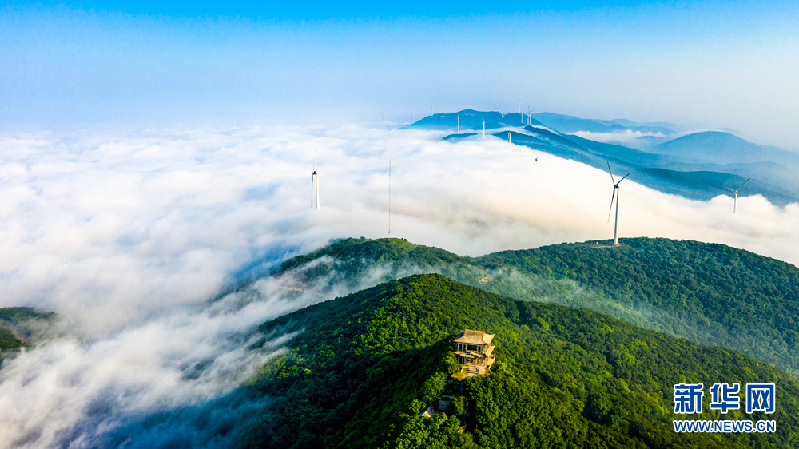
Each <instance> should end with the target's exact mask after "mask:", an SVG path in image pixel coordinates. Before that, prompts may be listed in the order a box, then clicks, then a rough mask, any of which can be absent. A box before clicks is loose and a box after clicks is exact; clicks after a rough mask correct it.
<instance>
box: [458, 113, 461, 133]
mask: <svg viewBox="0 0 799 449" xmlns="http://www.w3.org/2000/svg"><path fill="white" fill-rule="evenodd" d="M457 117H458V133H460V132H461V116H460V115H458V116H457Z"/></svg>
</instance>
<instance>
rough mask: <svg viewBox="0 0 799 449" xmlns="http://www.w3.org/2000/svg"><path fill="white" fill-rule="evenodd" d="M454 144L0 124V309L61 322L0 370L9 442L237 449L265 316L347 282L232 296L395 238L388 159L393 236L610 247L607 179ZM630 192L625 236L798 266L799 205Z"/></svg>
mask: <svg viewBox="0 0 799 449" xmlns="http://www.w3.org/2000/svg"><path fill="white" fill-rule="evenodd" d="M442 136H443V134H442V133H441V132H437V131H420V130H410V129H383V128H371V127H363V126H345V127H339V128H333V129H328V128H314V127H305V128H287V127H281V128H259V127H250V128H241V129H221V130H208V129H201V130H185V129H184V130H157V131H137V132H129V131H126V132H119V133H109V132H107V131H106V132H100V131H98V132H71V133H62V134H51V133H43V134H21V133H20V134H12V133H6V134H4V135H2V136H0V198H2V201H0V254H2V255H3V257H2V258H0V282H2V285H3V293H2V296H0V307H10V306H33V307H37V308H40V309H43V310H51V311H55V312H57V313H58V314H59V320H58V321H57V323H55V324H54V325H53V326H51V327H52V328H51V329H50V330H49V334H48V336H47V338H46V339H45V340H44V341H42V342H41V343H40V344H39V345H38V346H37V347H36V349H33V350H29V351H27V352H25V353H23V354H21V355H19V356H18V357H16V358H14V359H13V360H7V361H5V362H4V364H3V366H2V369H1V370H0V423H2V426H0V446H2V445H9V446H32V447H51V446H58V447H103V446H118V445H125V446H127V447H159V446H162V447H167V446H171V447H202V446H209V447H214V446H224V445H225V444H227V443H229V442H230V441H228V440H225V439H224V438H223V437H221V436H220V435H224V434H225V432H224V431H223V429H222V430H219V431H214V430H213V429H214V427H213V426H209V424H208V423H209V422H211V421H213V422H215V423H217V425H221V424H218V423H226V424H225V425H229V426H236V425H239V424H242V423H244V422H246V421H247V419H249V418H248V410H250V408H251V407H252V406H253V404H252V402H251V401H249V400H246V399H241V398H238V397H231V395H235V394H236V393H235V391H236V387H237V386H239V385H241V384H242V383H244V382H246V380H247V379H249V378H251V377H252V376H253V375H254V374H255V372H256V371H257V369H258V367H259V366H261V365H262V364H263V362H264V361H265V360H267V359H269V358H270V357H272V356H274V355H275V354H278V353H279V352H280V351H281V349H280V348H281V343H282V341H279V340H278V341H273V342H268V343H267V344H266V345H263V346H258V345H253V342H255V341H256V340H257V339H258V338H259V335H258V334H257V332H255V328H256V327H257V325H258V324H260V323H262V322H263V321H265V320H268V319H270V318H273V317H275V316H278V315H280V314H284V313H287V312H289V311H291V310H295V309H297V308H300V307H303V306H305V305H308V304H312V303H315V302H319V301H324V300H328V299H332V298H334V297H335V296H337V295H341V294H346V293H347V292H348V291H349V290H346V289H344V288H343V287H342V288H339V289H337V288H333V289H331V288H330V286H326V285H323V284H324V282H323V281H324V280H321V281H320V284H319V285H314V286H306V288H305V290H304V291H303V293H302V294H301V295H297V294H296V292H293V290H292V287H291V285H292V284H291V280H290V279H289V278H283V279H264V280H260V281H258V282H256V283H254V284H252V285H250V286H248V287H247V288H246V289H243V290H241V291H238V292H234V293H229V294H223V292H225V291H228V290H229V289H230V287H232V286H235V285H236V283H237V281H238V280H239V279H240V278H241V277H242V273H243V272H245V271H246V269H245V268H246V267H252V265H253V263H254V262H257V265H258V266H259V267H261V268H260V269H261V272H263V271H264V269H265V268H268V267H269V266H271V265H273V264H276V263H278V262H279V261H281V260H284V259H285V258H287V257H290V256H291V255H295V254H300V253H304V252H307V251H310V250H313V249H315V248H317V247H319V246H321V245H323V244H325V243H326V242H327V241H329V239H331V238H338V237H349V236H356V237H357V236H366V237H372V238H377V237H385V236H387V235H388V231H389V214H388V205H389V193H388V192H389V171H388V166H389V161H391V166H392V171H391V179H390V184H391V220H390V223H391V236H392V237H402V238H406V239H408V240H409V241H411V242H414V243H420V244H427V245H435V246H439V247H442V248H444V249H447V250H450V251H453V252H456V253H459V254H464V255H481V254H485V253H488V252H491V251H498V250H505V249H521V248H530V247H537V246H541V245H546V244H554V243H561V242H574V241H583V240H595V239H609V238H612V233H613V222H612V220H611V221H610V223H608V212H609V210H608V206H609V202H610V196H611V193H612V186H611V181H610V176H608V173H607V172H603V171H601V170H596V169H593V168H591V167H588V166H585V165H582V164H579V163H576V162H572V161H566V160H562V159H558V158H556V157H553V156H548V155H547V154H536V155H538V156H539V160H538V161H537V162H536V161H535V158H534V153H533V151H531V150H530V149H528V148H526V147H520V146H515V145H508V143H507V141H503V140H500V139H496V138H493V137H488V138H486V139H481V138H475V139H472V140H465V141H461V142H446V141H442V140H441V137H442ZM313 160H316V164H317V167H318V171H319V185H320V192H321V195H320V196H321V204H322V208H321V210H318V211H316V210H313V208H312V199H313V197H312V189H311V169H310V167H309V162H312V161H313ZM617 175H623V173H617ZM620 194H621V195H620V196H621V198H620V201H621V208H620V224H619V234H620V236H621V237H622V242H623V238H624V237H632V236H651V237H655V236H657V237H669V238H676V239H695V240H702V241H706V242H717V243H725V244H728V245H731V246H735V247H739V248H745V249H747V250H750V251H754V252H756V253H758V254H762V255H766V256H771V257H775V258H778V259H782V260H784V261H787V262H790V263H792V264H799V234H797V233H796V232H794V231H795V229H796V225H797V223H799V205H797V204H791V205H788V206H787V207H784V208H780V207H776V206H774V205H772V204H770V203H769V202H768V201H767V200H766V199H764V198H762V197H760V196H753V197H745V196H743V197H741V198H739V200H738V213H737V214H735V215H733V214H732V198H730V197H726V196H720V197H717V198H714V199H713V200H711V201H706V202H702V201H692V200H688V199H685V198H681V197H678V196H674V195H667V194H663V193H660V192H657V191H654V190H651V189H649V188H646V187H644V186H641V185H639V184H636V183H635V174H634V173H633V174H631V175H630V177H629V178H628V179H627V180H625V181H624V182H623V183H622V185H621V192H620ZM375 279H376V278H375ZM372 281H373V280H370V279H365V280H364V283H363V286H368V285H369V284H370V283H371V282H372ZM287 292H293V293H292V294H288V293H287ZM213 298H217V300H215V301H210V300H211V299H213ZM256 347H257V349H253V348H256ZM223 400H224V403H221V402H215V401H223ZM213 413H217V414H218V415H219V416H216V417H215V418H214V419H213V420H212V419H210V418H209V416H210V415H211V414H213ZM222 415H223V416H222ZM153 416H159V417H160V418H159V419H154V418H151V417H153ZM148 417H149V418H148Z"/></svg>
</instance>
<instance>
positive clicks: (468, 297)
mask: <svg viewBox="0 0 799 449" xmlns="http://www.w3.org/2000/svg"><path fill="white" fill-rule="evenodd" d="M463 328H472V329H480V330H485V331H486V332H489V333H495V334H496V337H495V338H494V344H496V350H495V355H496V357H497V363H496V364H495V366H494V367H493V372H492V373H491V375H490V376H488V377H474V378H469V379H467V380H466V381H464V383H463V389H462V390H461V385H460V384H458V383H448V382H447V375H448V374H451V373H453V372H455V370H456V369H457V364H456V362H455V360H454V356H453V353H452V351H453V348H454V345H453V343H452V342H453V339H454V338H455V337H456V336H457V332H458V331H459V330H462V329H463ZM260 330H261V332H263V334H264V336H265V339H272V338H276V337H278V336H281V335H286V334H289V335H292V334H293V335H294V337H293V338H292V339H291V340H289V343H288V347H287V351H286V352H285V353H284V354H283V355H281V356H279V357H277V358H275V359H273V360H271V361H269V362H267V364H266V365H265V366H264V368H263V369H262V370H261V372H260V374H259V376H258V377H257V379H255V380H254V381H253V383H252V385H251V386H250V387H249V388H251V389H253V390H254V391H259V392H261V394H266V395H268V396H269V397H271V398H272V401H271V402H269V404H268V405H267V406H266V408H265V409H264V410H263V411H262V412H261V414H260V416H259V419H258V422H257V423H255V424H253V425H252V426H251V427H250V428H248V429H247V431H246V432H245V434H244V435H243V436H242V438H241V441H242V443H243V446H245V447H264V446H267V447H323V446H324V447H386V448H388V447H403V448H410V447H442V448H443V447H464V448H473V447H492V448H504V447H552V446H558V447H560V446H580V447H587V446H590V447H751V446H762V447H765V446H768V447H795V446H796V445H797V444H799V435H797V429H799V383H797V381H796V380H795V379H793V378H791V377H790V376H788V375H786V374H785V373H782V372H780V371H779V370H776V369H774V368H771V367H769V366H767V365H765V364H762V363H760V362H757V361H755V360H753V359H751V358H748V357H746V356H743V355H740V354H737V353H734V352H730V351H727V350H723V349H718V348H709V347H704V346H701V345H697V344H694V343H691V342H688V341H685V340H682V339H677V338H673V337H669V336H666V335H664V334H660V333H656V332H652V331H648V330H645V329H640V328H637V327H635V326H632V325H629V324H627V323H624V322H622V321H620V320H617V319H614V318H612V317H607V316H604V315H601V314H597V313H595V312H591V311H588V310H585V309H574V308H568V307H563V306H559V305H554V304H540V303H536V302H531V301H516V300H511V299H507V298H503V297H500V296H498V295H496V294H493V293H490V292H485V291H483V290H480V289H476V288H473V287H469V286H466V285H463V284H459V283H457V282H454V281H452V280H450V279H447V278H444V277H443V276H440V275H415V276H411V277H408V278H404V279H402V280H399V281H391V282H388V283H385V284H381V285H378V286H376V287H373V288H370V289H367V290H363V291H360V292H357V293H354V294H351V295H348V296H346V297H341V298H338V299H336V300H333V301H327V302H323V303H319V304H316V305H313V306H310V307H307V308H305V309H301V310H299V311H296V312H293V313H291V314H288V315H285V316H283V317H280V318H278V319H276V320H272V321H268V322H266V323H264V325H263V326H261V329H260ZM680 382H704V383H705V385H710V384H712V383H713V382H741V383H746V382H774V383H775V384H776V386H777V396H778V399H777V401H778V402H777V404H779V406H778V409H777V411H776V412H775V413H774V414H772V415H765V414H763V413H761V412H755V413H754V414H751V415H747V414H745V413H743V411H742V410H738V411H731V412H729V413H728V414H726V415H722V414H720V413H719V412H717V411H712V410H710V409H709V407H708V405H709V402H708V401H709V400H710V398H709V396H710V395H709V394H706V395H705V397H704V401H705V403H704V408H703V410H704V412H703V413H702V414H700V415H694V416H690V417H687V416H685V415H675V414H674V413H673V412H674V405H673V385H674V384H676V383H680ZM443 394H450V395H452V396H453V400H452V402H451V404H452V405H451V407H449V408H448V409H447V411H446V413H442V414H439V415H436V416H434V417H433V418H422V417H419V413H420V412H421V411H423V410H424V408H425V407H427V406H428V405H430V404H434V403H436V402H437V401H438V399H439V398H440V397H441V396H442V395H443ZM683 418H690V419H733V420H734V419H753V420H758V419H773V420H775V421H776V422H777V423H778V424H777V432H776V433H774V434H754V433H753V434H745V433H707V434H694V433H677V432H674V431H673V425H672V420H674V419H683Z"/></svg>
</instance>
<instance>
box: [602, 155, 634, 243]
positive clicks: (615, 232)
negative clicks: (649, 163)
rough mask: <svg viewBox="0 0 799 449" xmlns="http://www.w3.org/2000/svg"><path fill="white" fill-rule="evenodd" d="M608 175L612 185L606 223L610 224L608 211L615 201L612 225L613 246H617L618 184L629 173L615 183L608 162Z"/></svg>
mask: <svg viewBox="0 0 799 449" xmlns="http://www.w3.org/2000/svg"><path fill="white" fill-rule="evenodd" d="M605 162H608V161H605ZM608 173H609V174H610V181H611V182H612V183H613V195H612V196H611V197H610V208H609V209H608V223H610V211H612V210H613V201H614V200H615V201H616V223H615V224H614V225H613V245H615V246H619V194H618V193H617V192H619V184H621V182H622V181H624V179H625V178H626V177H628V176H630V174H629V173H627V174H626V175H624V177H623V178H621V179H619V181H618V182H616V178H614V177H613V173H611V171H610V162H608Z"/></svg>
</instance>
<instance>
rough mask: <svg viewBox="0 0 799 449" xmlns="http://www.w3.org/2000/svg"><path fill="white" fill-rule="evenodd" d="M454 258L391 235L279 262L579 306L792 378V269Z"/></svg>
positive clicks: (638, 255)
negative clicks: (450, 282) (433, 276)
mask: <svg viewBox="0 0 799 449" xmlns="http://www.w3.org/2000/svg"><path fill="white" fill-rule="evenodd" d="M607 243H608V242H594V243H592V242H586V243H575V244H559V245H551V246H545V247H541V248H536V249H529V250H517V251H503V252H499V253H494V254H489V255H486V256H482V257H476V258H473V257H462V256H458V255H456V254H453V253H450V252H447V251H445V250H442V249H439V248H433V247H427V246H423V245H415V244H412V243H410V242H407V241H405V240H401V239H378V240H369V239H364V238H360V239H352V238H351V239H343V240H338V241H334V242H332V243H331V244H329V245H327V246H325V247H323V248H321V249H319V250H317V251H315V252H313V253H311V254H308V255H305V256H301V257H297V258H294V259H290V260H288V261H286V262H284V263H283V264H282V265H281V267H279V269H278V270H276V271H275V274H281V273H288V272H295V273H297V274H298V275H299V276H301V277H305V278H307V279H314V278H318V277H321V276H329V277H330V281H331V282H343V283H349V284H350V285H352V286H356V285H359V282H362V280H363V279H364V278H366V277H369V275H370V274H371V273H379V276H378V278H377V281H378V282H385V281H388V280H390V279H398V278H400V277H402V276H406V275H408V274H412V273H430V272H436V273H440V274H443V275H444V276H447V277H449V278H451V279H454V280H456V281H458V282H462V283H465V284H468V285H472V286H475V287H479V288H481V289H484V290H488V291H492V292H495V293H498V294H501V295H503V296H507V297H510V298H514V299H521V300H533V301H538V302H547V303H556V304H562V305H567V306H570V307H584V308H588V309H591V310H595V311H598V312H602V313H604V314H608V315H611V316H614V317H617V318H619V319H622V320H624V321H627V322H629V323H632V324H635V325H638V326H641V327H645V328H648V329H652V330H656V331H660V332H665V333H668V334H670V335H674V336H679V337H683V338H687V339H689V340H691V341H695V342H698V343H703V344H707V345H713V346H720V347H723V348H728V349H733V350H736V351H740V352H743V353H744V354H747V355H750V356H752V357H755V358H757V359H758V360H762V361H764V362H767V363H769V364H772V365H774V366H777V367H779V368H782V369H784V370H786V371H788V372H789V373H791V374H792V375H794V376H799V353H797V352H796V350H795V348H796V347H797V345H798V344H799V333H797V332H799V331H798V330H799V268H797V267H795V266H793V265H791V264H788V263H785V262H781V261H778V260H775V259H771V258H768V257H763V256H759V255H757V254H754V253H751V252H748V251H744V250H741V249H736V248H731V247H728V246H725V245H718V244H708V243H701V242H696V241H678V240H669V239H662V238H657V239H652V238H634V239H623V240H622V245H620V246H618V247H609V245H607Z"/></svg>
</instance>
